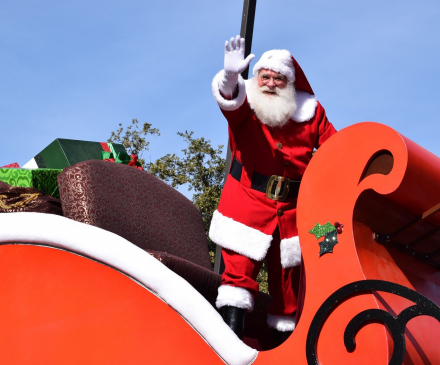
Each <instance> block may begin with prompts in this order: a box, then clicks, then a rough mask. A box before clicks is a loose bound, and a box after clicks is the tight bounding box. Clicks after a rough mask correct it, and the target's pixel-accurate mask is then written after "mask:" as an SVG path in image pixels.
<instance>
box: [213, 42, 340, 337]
mask: <svg viewBox="0 0 440 365" xmlns="http://www.w3.org/2000/svg"><path fill="white" fill-rule="evenodd" d="M244 50H245V40H244V39H242V38H240V36H237V37H236V39H234V38H231V40H230V42H227V41H226V44H225V58H224V69H223V70H222V71H220V72H219V73H218V74H217V75H216V76H215V77H214V80H213V83H212V91H213V93H214V98H215V100H216V101H217V103H218V105H219V106H220V109H221V111H222V113H223V115H224V116H225V118H226V119H227V121H228V124H229V143H230V148H231V152H232V156H233V162H232V166H231V169H230V174H229V176H228V178H227V180H226V183H225V186H224V188H223V192H222V196H221V199H220V204H219V207H218V210H216V211H215V212H214V215H213V219H212V222H211V228H210V232H209V236H210V238H211V239H212V241H214V242H215V243H216V244H218V245H219V246H221V247H222V256H223V259H224V262H225V271H224V273H223V275H222V284H221V286H220V287H219V289H218V297H217V302H216V305H217V307H218V308H222V313H223V318H224V320H225V322H226V323H227V324H228V325H229V326H230V327H231V328H232V329H233V330H234V331H235V332H236V333H237V335H238V336H239V337H240V336H242V334H243V324H244V315H245V313H246V311H252V309H253V304H254V299H255V297H256V296H257V295H258V283H257V282H256V277H257V275H258V272H259V271H260V268H261V266H262V264H263V260H264V258H266V259H267V265H268V284H269V292H270V294H271V295H272V297H273V299H274V301H273V303H272V304H271V306H270V307H269V309H268V324H269V326H270V327H273V328H275V329H277V330H278V331H280V332H282V333H284V334H286V335H287V334H290V333H291V332H292V331H293V330H294V328H295V324H296V310H297V299H298V286H299V273H300V264H301V249H300V244H299V240H298V231H297V226H296V203H297V196H298V190H299V186H300V182H301V177H302V175H303V174H304V171H305V169H306V167H307V164H308V163H309V161H310V159H311V158H312V153H313V150H314V149H316V148H319V146H321V145H322V144H323V143H324V142H325V141H326V140H327V139H328V138H329V137H330V136H332V135H333V134H334V133H336V130H335V129H334V127H333V126H332V124H331V123H330V122H329V121H328V119H327V117H326V114H325V110H324V108H323V107H322V106H321V104H320V103H319V102H318V101H317V100H316V97H315V95H314V93H313V91H312V88H311V87H310V85H309V83H308V81H307V79H306V77H305V75H304V73H303V71H302V70H301V68H300V66H299V65H298V63H297V62H296V60H295V59H294V58H293V57H292V56H291V54H290V53H289V51H287V50H272V51H268V52H266V53H264V54H263V55H262V57H261V59H260V60H259V61H258V62H257V63H256V64H255V66H254V68H253V75H254V76H253V77H252V78H251V79H250V80H247V81H245V80H243V78H242V77H241V75H240V73H241V72H243V70H245V69H246V67H247V66H248V65H249V63H250V62H251V60H252V58H253V57H254V55H249V56H248V57H247V58H246V59H245V58H244Z"/></svg>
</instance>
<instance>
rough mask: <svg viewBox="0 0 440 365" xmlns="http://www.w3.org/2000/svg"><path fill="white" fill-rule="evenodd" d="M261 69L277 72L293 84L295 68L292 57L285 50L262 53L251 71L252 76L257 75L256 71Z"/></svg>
mask: <svg viewBox="0 0 440 365" xmlns="http://www.w3.org/2000/svg"><path fill="white" fill-rule="evenodd" d="M262 68H267V69H269V70H272V71H275V72H278V73H280V74H282V75H284V76H286V77H287V78H288V79H289V80H290V81H291V82H295V68H294V67H293V61H292V56H291V54H290V52H289V51H288V50H286V49H273V50H271V51H267V52H264V53H263V55H262V56H261V58H260V60H259V61H258V62H257V63H256V64H255V66H254V68H253V69H252V72H253V74H254V76H256V75H258V71H260V69H262Z"/></svg>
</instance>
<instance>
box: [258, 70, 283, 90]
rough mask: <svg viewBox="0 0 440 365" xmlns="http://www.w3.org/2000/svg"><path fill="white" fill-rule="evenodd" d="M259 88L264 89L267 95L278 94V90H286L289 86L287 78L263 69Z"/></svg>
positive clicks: (259, 77) (260, 72) (260, 73)
mask: <svg viewBox="0 0 440 365" xmlns="http://www.w3.org/2000/svg"><path fill="white" fill-rule="evenodd" d="M257 80H258V86H259V87H263V86H265V88H263V90H264V91H263V92H264V93H266V94H276V93H277V92H276V89H277V88H278V89H284V88H285V87H286V86H287V77H286V76H284V75H281V74H279V73H277V72H275V71H272V70H268V69H267V68H262V69H261V70H260V71H259V72H258V79H257Z"/></svg>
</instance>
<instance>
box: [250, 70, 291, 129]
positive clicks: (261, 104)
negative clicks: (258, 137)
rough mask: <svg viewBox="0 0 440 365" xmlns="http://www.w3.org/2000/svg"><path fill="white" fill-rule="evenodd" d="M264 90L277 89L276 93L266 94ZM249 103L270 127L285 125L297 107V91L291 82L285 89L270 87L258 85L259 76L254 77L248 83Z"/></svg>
mask: <svg viewBox="0 0 440 365" xmlns="http://www.w3.org/2000/svg"><path fill="white" fill-rule="evenodd" d="M264 91H275V92H276V94H272V95H271V94H266V93H264ZM246 94H247V96H248V100H249V104H250V106H251V108H252V109H253V111H254V112H255V115H256V116H257V118H258V119H259V120H260V121H261V123H263V124H266V125H267V126H269V127H282V126H283V125H285V124H286V123H287V122H288V121H289V120H290V118H291V117H292V115H293V113H294V112H295V110H296V108H297V104H296V91H295V88H294V86H293V84H292V83H291V82H288V83H287V85H286V87H285V88H284V89H279V88H277V87H276V88H274V89H269V88H268V87H267V86H262V87H260V86H258V81H257V77H255V76H254V77H252V78H251V79H250V80H249V82H247V85H246Z"/></svg>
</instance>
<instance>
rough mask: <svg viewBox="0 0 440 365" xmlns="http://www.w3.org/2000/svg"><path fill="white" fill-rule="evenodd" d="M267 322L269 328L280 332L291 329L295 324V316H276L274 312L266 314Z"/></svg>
mask: <svg viewBox="0 0 440 365" xmlns="http://www.w3.org/2000/svg"><path fill="white" fill-rule="evenodd" d="M267 324H268V326H269V327H271V328H275V329H276V330H277V331H280V332H288V331H293V330H294V329H295V325H296V318H295V316H276V315H274V314H268V315H267Z"/></svg>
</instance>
